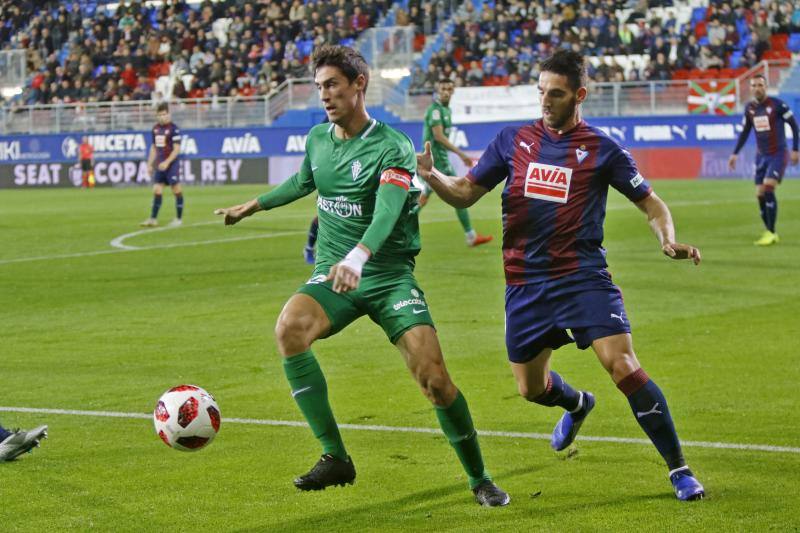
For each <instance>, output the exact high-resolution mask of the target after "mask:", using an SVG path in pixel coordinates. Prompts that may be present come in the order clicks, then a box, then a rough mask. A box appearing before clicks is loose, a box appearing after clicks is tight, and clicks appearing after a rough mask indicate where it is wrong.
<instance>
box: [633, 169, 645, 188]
mask: <svg viewBox="0 0 800 533" xmlns="http://www.w3.org/2000/svg"><path fill="white" fill-rule="evenodd" d="M643 181H644V177H643V176H642V175H641V174H639V173H638V172H637V173H636V175H635V176H634V177H632V178H631V187H638V186H639V185H641V184H642V182H643Z"/></svg>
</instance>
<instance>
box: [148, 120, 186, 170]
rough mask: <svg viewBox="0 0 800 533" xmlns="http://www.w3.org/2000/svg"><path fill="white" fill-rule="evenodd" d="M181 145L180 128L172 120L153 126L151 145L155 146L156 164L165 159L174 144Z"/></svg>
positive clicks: (170, 152)
mask: <svg viewBox="0 0 800 533" xmlns="http://www.w3.org/2000/svg"><path fill="white" fill-rule="evenodd" d="M180 145H181V130H179V129H178V126H176V125H175V123H174V122H170V123H169V124H156V125H155V126H153V146H155V147H156V164H158V163H161V162H162V161H164V160H165V159H167V158H168V157H169V156H170V155H171V154H172V151H173V150H174V149H175V147H176V146H178V147H180Z"/></svg>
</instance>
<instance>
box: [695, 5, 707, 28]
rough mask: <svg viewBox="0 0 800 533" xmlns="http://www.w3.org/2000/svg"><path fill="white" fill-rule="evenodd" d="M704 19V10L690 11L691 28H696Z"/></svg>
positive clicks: (697, 8)
mask: <svg viewBox="0 0 800 533" xmlns="http://www.w3.org/2000/svg"><path fill="white" fill-rule="evenodd" d="M705 19H706V8H705V7H696V8H694V10H692V27H697V25H698V24H700V23H701V22H703V21H704V20H705Z"/></svg>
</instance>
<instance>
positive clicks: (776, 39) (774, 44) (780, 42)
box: [769, 33, 789, 50]
mask: <svg viewBox="0 0 800 533" xmlns="http://www.w3.org/2000/svg"><path fill="white" fill-rule="evenodd" d="M788 41H789V34H787V33H774V34H772V35H771V36H770V38H769V42H770V48H772V49H773V50H786V44H787V42H788Z"/></svg>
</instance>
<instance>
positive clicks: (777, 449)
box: [0, 406, 800, 454]
mask: <svg viewBox="0 0 800 533" xmlns="http://www.w3.org/2000/svg"><path fill="white" fill-rule="evenodd" d="M3 411H5V412H8V413H32V414H47V415H71V416H91V417H105V418H132V419H141V420H150V419H151V418H152V415H151V414H148V413H125V412H120V411H84V410H78V409H44V408H39V407H5V406H0V412H3ZM222 421H223V422H225V423H231V424H247V425H251V426H282V427H308V424H307V423H305V422H299V421H296V420H267V419H260V418H223V419H222ZM339 427H340V428H343V429H351V430H354V431H377V432H387V433H423V434H430V435H441V433H442V432H441V430H440V429H438V428H421V427H403V426H380V425H365V424H339ZM478 434H479V435H481V436H482V437H501V438H510V439H531V440H550V434H549V433H524V432H517V431H487V430H479V431H478ZM577 440H581V441H586V442H613V443H617V444H644V445H648V446H650V445H652V444H651V442H650V441H649V440H648V439H634V438H627V437H596V436H591V435H579V436H578V437H577ZM681 445H682V446H683V447H684V448H712V449H717V450H744V451H755V452H773V453H798V454H800V448H797V447H793V446H773V445H771V444H741V443H736V442H708V441H692V440H687V441H682V442H681Z"/></svg>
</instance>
